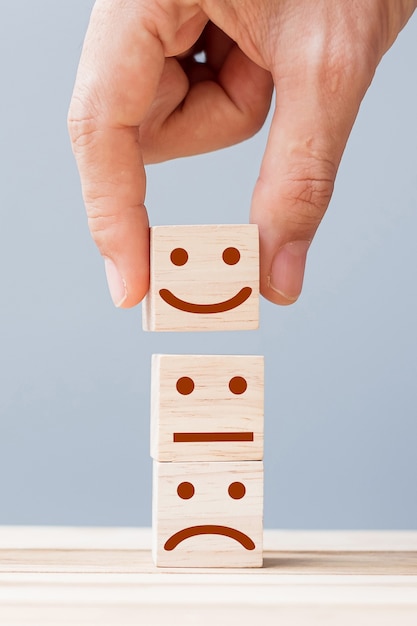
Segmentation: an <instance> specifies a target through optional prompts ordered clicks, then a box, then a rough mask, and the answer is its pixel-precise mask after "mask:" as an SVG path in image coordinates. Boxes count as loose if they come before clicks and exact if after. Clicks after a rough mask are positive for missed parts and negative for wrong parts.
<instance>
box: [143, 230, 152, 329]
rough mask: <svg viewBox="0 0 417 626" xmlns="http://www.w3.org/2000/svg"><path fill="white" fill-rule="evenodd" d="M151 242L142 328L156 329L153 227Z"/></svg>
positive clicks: (150, 233) (150, 235)
mask: <svg viewBox="0 0 417 626" xmlns="http://www.w3.org/2000/svg"><path fill="white" fill-rule="evenodd" d="M149 243H150V256H149V263H150V278H149V290H148V293H147V294H146V296H145V297H144V299H143V301H142V330H145V331H153V330H155V320H154V312H155V289H154V276H153V272H152V268H153V267H154V259H153V254H152V252H153V249H154V233H153V229H152V228H150V229H149Z"/></svg>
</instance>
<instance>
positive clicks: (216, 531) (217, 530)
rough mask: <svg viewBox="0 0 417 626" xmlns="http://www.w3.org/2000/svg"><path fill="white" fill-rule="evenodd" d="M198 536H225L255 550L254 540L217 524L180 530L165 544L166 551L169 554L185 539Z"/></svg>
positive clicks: (238, 531)
mask: <svg viewBox="0 0 417 626" xmlns="http://www.w3.org/2000/svg"><path fill="white" fill-rule="evenodd" d="M196 535H224V536H225V537H230V538H231V539H234V540H235V541H237V542H238V543H240V544H241V546H243V547H244V548H246V550H254V549H255V544H254V543H253V541H252V539H251V538H250V537H248V536H247V535H245V533H242V532H241V531H240V530H236V528H231V527H230V526H217V525H216V524H205V525H203V526H189V527H188V528H184V529H183V530H179V531H178V532H177V533H175V534H174V535H171V537H170V538H169V539H168V540H167V541H166V542H165V545H164V550H167V551H168V552H169V551H171V550H174V549H175V548H176V547H177V546H178V544H180V543H181V542H182V541H184V540H185V539H189V538H190V537H195V536H196Z"/></svg>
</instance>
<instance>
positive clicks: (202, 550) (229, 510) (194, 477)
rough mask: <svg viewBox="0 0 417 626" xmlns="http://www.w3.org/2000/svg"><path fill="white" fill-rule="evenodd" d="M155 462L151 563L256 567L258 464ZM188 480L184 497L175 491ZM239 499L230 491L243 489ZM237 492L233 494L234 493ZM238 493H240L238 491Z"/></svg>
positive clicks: (260, 533)
mask: <svg viewBox="0 0 417 626" xmlns="http://www.w3.org/2000/svg"><path fill="white" fill-rule="evenodd" d="M154 464H155V475H154V480H155V483H154V498H155V500H154V502H155V515H156V517H157V526H155V528H156V530H155V528H154V531H155V550H154V556H155V563H156V565H158V566H162V567H260V566H261V565H262V543H263V464H262V462H261V461H243V462H236V463H234V462H231V463H221V462H220V463H210V462H208V463H160V462H158V461H155V462H154ZM184 482H186V483H188V484H192V487H193V489H194V493H193V495H192V497H190V498H189V499H182V498H181V497H180V496H179V495H178V494H179V493H180V492H181V485H182V484H183V483H184ZM242 486H243V487H244V490H245V491H244V495H243V496H241V497H240V498H239V499H236V498H233V497H231V496H230V493H233V489H235V490H236V489H239V488H240V489H242ZM235 495H236V494H235ZM238 495H239V493H238Z"/></svg>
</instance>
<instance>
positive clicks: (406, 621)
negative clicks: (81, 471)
mask: <svg viewBox="0 0 417 626" xmlns="http://www.w3.org/2000/svg"><path fill="white" fill-rule="evenodd" d="M264 543H265V547H266V551H265V553H264V556H265V558H264V567H263V568H260V569H256V570H248V569H236V570H231V571H227V570H216V569H210V570H204V569H199V570H189V569H187V570H184V569H161V568H157V567H155V566H154V565H153V563H152V559H151V551H150V545H151V530H150V529H132V528H58V527H53V528H31V527H29V528H26V527H6V528H1V527H0V624H2V626H3V625H4V626H39V624H42V625H47V624H51V625H52V624H53V625H54V626H60V625H61V624H65V626H72V625H74V626H75V625H77V626H79V625H80V624H82V625H83V626H97V624H100V626H130V625H137V624H146V626H166V624H167V623H168V622H169V623H174V624H181V626H183V625H184V626H191V625H193V626H195V624H199V626H200V624H201V625H202V626H213V624H216V626H217V625H218V626H223V625H226V624H227V625H228V626H230V625H231V624H233V625H234V624H239V626H253V623H259V624H273V625H275V624H277V623H281V624H285V625H286V626H287V625H288V626H330V625H331V626H334V625H335V624H337V626H351V625H352V623H354V624H357V625H358V626H362V625H366V626H392V625H393V624H394V625H397V624H398V625H401V626H415V624H416V623H417V532H412V531H407V532H387V531H377V532H372V531H365V532H360V531H350V532H346V531H344V532H343V531H329V532H325V531H307V532H306V531H271V530H266V531H265V542H264Z"/></svg>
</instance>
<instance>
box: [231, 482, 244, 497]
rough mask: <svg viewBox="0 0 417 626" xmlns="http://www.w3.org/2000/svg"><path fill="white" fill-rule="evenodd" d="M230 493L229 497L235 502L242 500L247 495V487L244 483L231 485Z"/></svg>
mask: <svg viewBox="0 0 417 626" xmlns="http://www.w3.org/2000/svg"><path fill="white" fill-rule="evenodd" d="M228 491H229V496H230V497H231V498H233V500H240V499H241V498H243V496H244V495H245V493H246V487H245V485H244V484H243V483H238V482H236V483H231V484H230V485H229V489H228Z"/></svg>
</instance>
